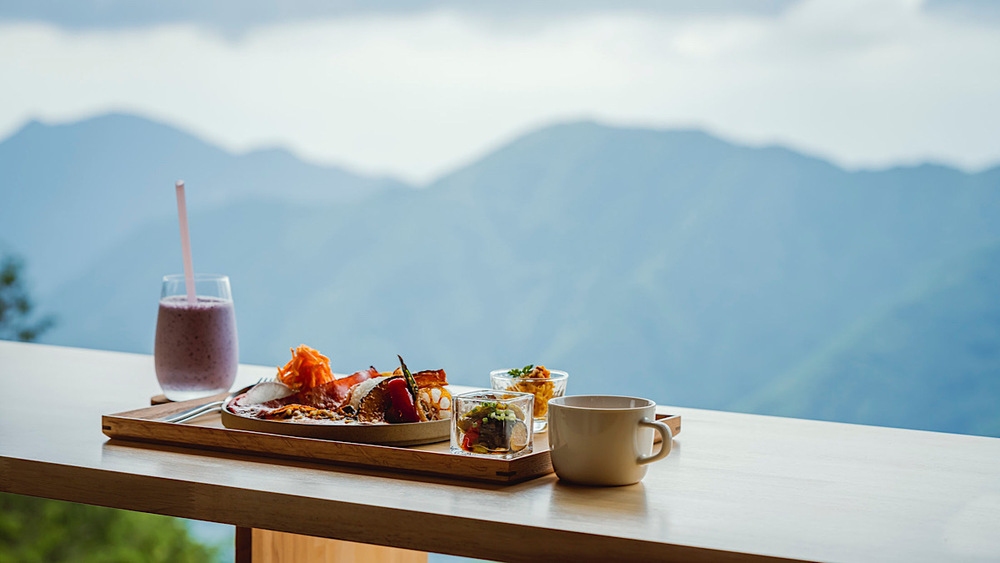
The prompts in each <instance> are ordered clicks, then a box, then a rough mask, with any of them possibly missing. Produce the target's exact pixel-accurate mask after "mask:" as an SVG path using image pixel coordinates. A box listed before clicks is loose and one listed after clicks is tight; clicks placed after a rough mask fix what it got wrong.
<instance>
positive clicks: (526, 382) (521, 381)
mask: <svg viewBox="0 0 1000 563" xmlns="http://www.w3.org/2000/svg"><path fill="white" fill-rule="evenodd" d="M568 379H569V374H568V373H566V372H564V371H559V370H549V369H546V368H545V366H531V365H529V366H525V367H523V368H521V369H498V370H493V371H491V372H490V387H492V388H493V389H494V390H495V391H514V392H518V393H531V394H532V395H534V397H535V406H534V412H533V413H532V415H533V417H534V421H535V423H534V426H533V428H534V432H535V433H536V434H537V433H539V432H545V431H546V430H547V429H548V414H549V399H555V398H556V397H562V396H563V395H565V394H566V381H567V380H568Z"/></svg>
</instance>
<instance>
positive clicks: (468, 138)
mask: <svg viewBox="0 0 1000 563" xmlns="http://www.w3.org/2000/svg"><path fill="white" fill-rule="evenodd" d="M723 4H724V3H723ZM772 4H774V5H775V6H781V7H782V8H781V9H771V10H765V11H763V12H759V13H755V12H747V11H740V10H730V11H727V10H711V11H709V12H706V13H688V12H672V11H670V10H655V11H653V10H648V9H643V8H642V3H638V4H636V6H637V7H633V8H630V9H619V10H616V11H613V12H608V11H602V10H586V11H583V12H581V13H579V14H570V13H534V12H532V13H523V14H518V13H512V14H503V15H497V14H495V13H488V14H482V13H468V12H456V11H454V10H452V9H448V8H447V7H446V8H441V9H430V10H424V11H418V12H412V13H410V12H407V13H399V12H393V11H387V12H371V13H369V12H365V13H359V14H356V13H348V14H340V15H337V16H324V17H323V18H319V19H317V18H315V17H312V18H311V19H310V21H304V20H302V19H291V20H288V19H281V20H276V21H280V23H275V24H271V25H259V24H256V23H254V24H252V25H248V26H246V27H245V28H244V29H240V30H239V32H237V33H233V32H232V30H230V31H219V30H218V28H217V27H213V26H211V25H205V23H204V22H199V21H194V20H192V21H184V19H183V18H180V19H178V18H173V19H170V20H169V21H170V22H171V23H167V24H162V25H161V24H156V23H153V24H149V23H146V24H143V25H117V26H106V27H102V26H72V25H67V24H66V23H65V22H60V21H56V20H53V19H52V18H49V19H46V18H44V17H39V18H34V19H31V18H29V19H28V20H26V19H25V18H23V17H22V18H20V19H18V18H12V17H11V15H10V10H7V13H6V18H5V17H4V12H3V9H2V7H0V76H2V77H3V82H4V85H3V87H2V88H0V137H5V136H6V135H8V134H10V133H12V132H13V131H14V130H16V129H17V128H18V127H20V126H21V125H23V123H24V122H25V121H26V120H28V119H31V118H38V119H42V120H44V121H51V122H63V121H70V120H76V119H79V118H83V117H87V116H91V115H95V114H99V113H104V112H108V111H127V112H133V113H137V114H140V115H145V116H149V117H153V118H156V119H159V120H163V121H166V122H168V123H172V124H175V125H178V126H180V127H183V128H185V129H187V130H190V131H192V132H194V133H196V134H198V135H199V136H202V137H203V138H205V139H207V140H209V141H212V142H216V143H218V144H220V145H222V146H224V147H227V148H230V149H233V150H246V149H250V148H256V147H261V146H275V145H281V146H285V147H288V148H289V149H291V150H292V151H294V152H295V153H297V154H299V155H300V156H303V157H305V158H307V159H309V160H313V161H319V162H330V163H337V164H343V165H347V166H350V167H352V168H356V169H359V170H363V171H378V172H390V173H394V174H398V175H400V176H403V177H405V178H408V179H411V180H417V181H422V180H426V179H428V178H431V177H433V176H434V175H436V174H438V173H441V172H444V171H447V170H449V169H451V168H453V167H454V166H456V165H458V164H461V163H463V162H466V161H468V160H469V159H471V158H474V157H475V156H477V155H479V154H482V153H483V152H485V151H487V150H489V149H490V148H492V147H494V146H496V145H497V144H499V143H501V142H503V141H505V140H507V139H509V138H511V137H512V136H514V135H516V134H518V133H520V132H524V131H526V130H528V129H531V128H533V127H536V126H539V125H543V124H546V123H550V122H553V121H562V120H570V119H578V118H596V119H599V120H601V121H606V122H609V123H618V124H630V125H646V126H656V127H703V128H706V129H708V130H710V131H712V132H714V133H716V134H719V135H721V136H723V137H725V138H728V139H732V140H737V141H742V142H749V143H753V144H761V143H772V142H778V143H782V144H787V145H790V146H793V147H795V148H798V149H800V150H804V151H807V152H811V153H815V154H818V155H820V156H824V157H827V158H831V159H833V160H834V161H836V162H838V163H840V164H844V165H847V166H851V167H871V166H884V165H888V164H894V163H910V162H915V161H918V160H923V159H933V160H937V161H943V162H947V163H951V164H955V165H959V166H962V167H965V168H968V169H977V168H981V167H984V166H987V165H994V164H998V163H1000V134H998V132H1000V18H991V17H976V15H975V12H974V8H975V7H976V5H977V3H976V2H971V1H969V2H965V3H964V4H967V5H966V6H964V7H963V10H957V11H954V13H952V12H953V11H949V10H946V9H932V10H928V9H925V8H926V7H925V6H924V5H923V4H922V3H921V2H919V1H918V0H803V1H801V2H798V3H793V4H790V5H788V6H787V7H786V6H785V4H784V3H780V2H775V3H772ZM983 5H986V4H983ZM969 6H971V8H970V9H964V8H969ZM8 8H9V6H8Z"/></svg>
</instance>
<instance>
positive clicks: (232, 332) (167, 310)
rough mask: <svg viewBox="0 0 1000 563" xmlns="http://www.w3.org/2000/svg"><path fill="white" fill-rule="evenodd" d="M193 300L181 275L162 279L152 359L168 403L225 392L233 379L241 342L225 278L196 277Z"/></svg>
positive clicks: (216, 275) (218, 276)
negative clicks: (190, 298)
mask: <svg viewBox="0 0 1000 563" xmlns="http://www.w3.org/2000/svg"><path fill="white" fill-rule="evenodd" d="M194 285H195V294H196V295H197V297H196V299H195V301H194V302H189V301H188V298H187V293H186V289H185V285H184V276H183V275H182V274H175V275H170V276H164V277H163V286H162V289H161V291H160V310H159V313H158V315H157V317H156V342H155V345H154V349H153V350H154V351H153V356H154V359H155V363H156V379H158V380H159V382H160V388H162V389H163V393H164V395H166V397H167V398H168V399H170V400H171V401H186V400H188V399H195V398H198V397H205V396H208V395H215V394H218V393H222V392H224V391H228V390H229V388H230V387H232V385H233V381H234V380H235V379H236V367H237V365H239V343H238V340H237V337H236V310H235V308H234V307H233V296H232V292H231V290H230V288H229V277H227V276H222V275H218V274H195V276H194Z"/></svg>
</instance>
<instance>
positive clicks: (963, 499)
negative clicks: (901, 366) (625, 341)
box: [0, 342, 1000, 561]
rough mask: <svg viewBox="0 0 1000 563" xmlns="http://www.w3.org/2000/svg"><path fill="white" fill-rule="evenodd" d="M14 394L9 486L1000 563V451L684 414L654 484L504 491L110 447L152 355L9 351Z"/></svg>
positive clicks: (4, 483) (550, 551) (577, 549)
mask: <svg viewBox="0 0 1000 563" xmlns="http://www.w3.org/2000/svg"><path fill="white" fill-rule="evenodd" d="M273 371H274V368H262V367H252V366H241V368H240V375H239V382H246V381H254V380H256V379H257V378H259V377H261V376H262V375H272V374H273ZM0 382H2V384H3V387H2V389H3V405H2V407H0V490H2V491H7V492H13V493H20V494H26V495H34V496H39V497H46V498H54V499H61V500H70V501H76V502H83V503H88V504H95V505H103V506H112V507H116V508H125V509H131V510H140V511H145V512H153V513H158V514H167V515H172V516H181V517H186V518H194V519H200V520H211V521H215V522H223V523H228V524H234V525H237V526H244V527H252V528H263V529H270V530H278V531H284V532H293V533H299V534H308V535H313V536H321V537H329V538H336V539H344V540H351V541H359V542H366V543H372V544H379V545H392V546H396V547H403V548H408V549H415V550H421V551H435V552H441V553H451V554H456V555H466V556H472V557H481V558H488V559H515V560H539V559H542V558H546V559H567V558H573V559H577V560H606V559H608V558H611V557H614V558H617V559H630V560H631V559H643V560H645V559H649V560H725V559H733V560H744V559H756V558H761V559H766V558H789V559H805V560H824V561H868V560H878V561H885V560H898V561H954V560H983V559H1000V439H994V438H982V437H974V436H962V435H953V434H941V433H933V432H917V431H910V430H897V429H890V428H877V427H869V426H857V425H848V424H835V423H828V422H814V421H806V420H795V419H785V418H774V417H764V416H753V415H744V414H733V413H724V412H715V411H704V410H695V409H676V408H672V407H671V408H669V409H668V410H670V411H673V412H679V413H680V414H682V415H683V417H684V432H683V434H682V435H681V436H680V437H679V438H678V440H677V442H676V444H675V446H674V451H673V452H672V453H671V454H670V456H669V457H668V458H667V459H666V460H664V461H661V462H658V463H654V464H652V465H651V467H650V470H649V473H648V475H647V476H646V478H645V480H644V481H643V482H642V483H640V484H638V485H633V486H628V487H616V488H588V487H579V486H572V485H567V484H564V483H560V482H559V481H558V479H557V478H556V477H555V476H554V475H549V476H546V477H542V478H538V479H534V480H531V481H528V482H524V483H520V484H517V485H512V486H501V485H489V484H477V483H470V482H459V481H449V480H444V479H432V478H426V477H417V476H407V475H398V474H391V473H380V472H378V471H366V470H359V469H347V468H340V467H335V466H324V465H317V464H310V463H300V462H292V461H279V460H274V459H263V458H255V457H252V456H242V455H229V454H215V453H210V452H205V451H196V450H188V449H184V448H175V447H164V446H157V445H146V444H140V443H129V442H119V441H109V440H108V439H107V438H106V437H105V436H104V435H103V434H102V433H101V415H102V414H109V413H115V412H119V411H124V410H128V409H131V408H138V407H141V406H143V405H145V404H148V401H149V397H150V396H152V395H154V394H156V393H157V392H158V388H157V384H156V379H155V376H154V372H153V361H152V358H151V357H149V356H142V355H132V354H120V353H112V352H98V351H90V350H81V349H73V348H59V347H50V346H41V345H29V344H17V343H11V342H0ZM609 391H611V390H609Z"/></svg>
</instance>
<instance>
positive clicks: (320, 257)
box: [0, 115, 1000, 436]
mask: <svg viewBox="0 0 1000 563" xmlns="http://www.w3.org/2000/svg"><path fill="white" fill-rule="evenodd" d="M0 163H2V165H3V166H4V167H5V170H13V172H12V174H8V176H9V177H13V178H16V179H17V184H8V186H15V188H14V189H13V190H11V189H9V188H8V187H5V188H4V193H5V199H7V195H6V194H8V193H11V194H15V195H16V198H14V200H13V203H14V205H12V206H9V207H8V206H4V207H5V208H6V209H7V210H6V211H0V219H2V222H0V239H4V240H6V241H7V243H8V245H10V246H12V247H13V248H14V249H15V250H18V251H20V252H21V253H23V254H24V255H25V256H26V257H27V258H28V260H29V264H30V267H31V273H32V275H33V276H35V277H38V276H48V277H50V280H51V283H50V284H49V286H48V287H47V288H45V290H44V291H42V292H41V295H42V297H43V299H42V302H43V305H44V307H43V308H44V309H45V310H47V311H52V312H55V313H56V314H57V315H58V316H59V325H58V326H57V328H56V329H54V330H52V331H51V332H50V333H48V334H47V335H46V337H45V340H46V341H48V342H52V343H59V344H67V345H75V346H87V347H97V348H106V349H117V350H127V351H135V352H146V353H149V352H151V350H152V336H153V328H154V324H155V316H156V301H157V297H158V290H159V279H160V277H161V276H162V275H163V274H165V273H174V272H179V271H180V269H181V260H180V252H179V244H178V235H177V226H176V219H175V217H174V208H173V199H172V198H173V190H172V181H173V180H174V179H176V178H178V177H184V178H185V179H187V180H189V185H190V189H189V195H188V201H189V205H190V206H191V208H192V213H191V229H192V244H193V246H194V256H195V267H196V269H199V270H200V271H215V272H221V273H227V274H229V275H230V276H231V278H232V280H233V292H234V296H235V299H236V308H237V317H238V323H239V331H240V343H241V360H242V361H244V362H249V363H261V364H270V365H278V364H280V363H284V362H285V361H286V360H287V357H288V348H289V347H291V346H295V345H297V344H300V343H306V344H309V345H312V346H314V347H316V348H318V349H320V350H322V351H323V352H324V353H327V354H328V355H329V356H331V358H332V359H333V363H334V368H335V369H336V370H338V371H353V370H355V369H360V368H362V367H366V366H367V365H369V364H374V365H375V366H376V367H378V368H380V369H388V368H390V367H392V365H393V362H392V360H393V359H394V357H395V354H397V353H400V354H402V355H403V356H404V357H405V358H406V359H407V363H408V364H409V365H411V366H412V367H417V368H420V369H423V368H432V367H444V368H446V369H447V371H448V373H449V378H450V379H451V380H453V381H455V382H458V383H465V384H483V383H485V382H486V377H487V374H488V372H489V371H490V370H491V369H496V368H500V367H515V366H520V365H524V364H528V363H536V364H538V363H541V364H545V365H547V366H549V367H552V368H558V369H566V370H567V371H569V372H570V373H571V381H570V392H571V393H585V392H595V393H620V394H637V395H643V396H648V397H650V398H652V399H655V400H656V401H658V402H661V403H664V404H674V405H684V406H696V407H705V408H719V409H734V410H744V411H749V412H760V413H770V414H780V415H791V416H802V417H811V418H823V419H829V420H841V421H848V422H860V423H869V424H887V425H894V426H904V427H910V428H921V429H929V430H941V431H950V432H971V433H978V434H985V435H992V436H1000V419H998V417H997V416H996V412H995V411H996V409H995V405H996V404H998V400H1000V385H998V378H1000V359H998V355H997V351H998V350H1000V305H998V303H1000V300H998V299H997V296H998V294H997V289H996V288H997V285H996V284H997V281H1000V280H998V276H1000V251H998V250H997V249H998V248H1000V168H992V169H989V170H985V171H983V172H980V173H976V174H969V173H965V172H962V171H959V170H956V169H953V168H949V167H946V166H940V165H931V164H927V165H921V166H911V167H897V168H891V169H886V170H876V171H847V170H844V169H842V168H839V167H837V166H835V165H833V164H831V163H829V162H826V161H824V160H822V159H818V158H814V157H810V156H808V155H803V154H800V153H798V152H795V151H792V150H789V149H786V148H781V147H747V146H741V145H737V144H733V143H729V142H726V141H723V140H721V139H718V138H716V137H713V136H711V135H708V134H706V133H704V132H700V131H688V130H649V129H629V128H617V127H609V126H605V125H601V124H597V123H591V122H579V123H564V124H557V125H553V126H550V127H545V128H542V129H540V130H537V131H534V132H531V133H529V134H527V135H524V136H522V137H519V138H517V139H514V140H513V141H511V142H509V143H508V144H506V145H504V146H502V147H500V148H499V149H497V150H495V151H493V152H491V153H490V154H487V155H485V156H483V157H482V158H480V159H478V160H477V161H475V162H473V163H471V164H469V165H468V166H465V167H463V168H461V169H459V170H456V171H454V172H452V173H450V174H447V175H445V176H444V177H442V178H440V179H438V180H436V181H433V182H431V183H430V184H428V185H426V186H420V187H419V188H412V187H410V186H406V185H404V184H402V183H401V182H397V181H394V180H392V179H388V178H368V177H364V176H362V175H356V174H352V173H350V172H348V171H345V170H340V169H332V168H327V167H318V166H314V165H309V164H306V163H302V162H299V161H297V160H296V159H295V158H294V157H292V156H291V155H288V154H287V153H281V152H278V151H272V152H268V153H250V154H244V155H233V154H229V153H227V152H225V151H222V150H219V149H217V148H212V147H211V146H209V145H207V144H205V143H204V142H202V141H200V140H198V139H196V138H194V137H192V136H190V135H187V134H184V133H182V132H179V131H176V130H173V129H171V128H169V127H167V126H165V125H161V124H155V123H151V122H148V121H146V120H143V119H141V118H138V117H132V116H123V115H116V116H108V117H101V118H95V119H92V120H89V121H86V122H82V123H76V124H69V125H62V126H45V125H40V124H31V125H29V126H27V127H26V128H25V129H23V130H22V131H20V132H19V133H17V134H15V135H14V136H12V137H11V138H9V139H8V140H6V141H4V142H3V143H0ZM33 220H34V221H35V222H37V223H38V224H36V225H32V224H31V223H32V221H33ZM8 221H11V222H9V223H8ZM29 234H30V235H31V236H28V235H29ZM64 260H66V261H69V262H72V264H71V265H72V266H73V267H70V265H66V264H61V262H62V261H64Z"/></svg>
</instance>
